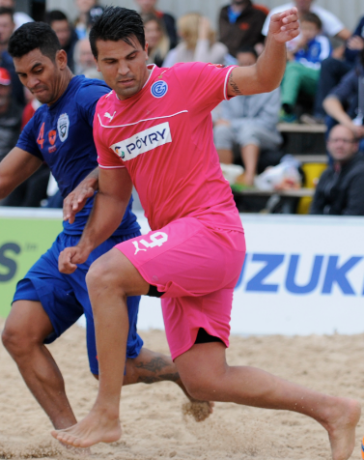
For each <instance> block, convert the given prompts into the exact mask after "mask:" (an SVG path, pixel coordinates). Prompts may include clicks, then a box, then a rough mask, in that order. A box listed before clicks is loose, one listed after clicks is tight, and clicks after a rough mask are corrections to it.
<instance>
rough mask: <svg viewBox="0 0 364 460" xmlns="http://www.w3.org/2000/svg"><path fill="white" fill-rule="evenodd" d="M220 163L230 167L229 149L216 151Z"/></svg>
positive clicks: (231, 159)
mask: <svg viewBox="0 0 364 460" xmlns="http://www.w3.org/2000/svg"><path fill="white" fill-rule="evenodd" d="M217 153H218V154H219V160H220V163H224V164H226V165H231V164H232V163H233V160H234V158H233V152H232V151H231V150H230V149H217Z"/></svg>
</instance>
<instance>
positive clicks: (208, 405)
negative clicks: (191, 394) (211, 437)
mask: <svg viewBox="0 0 364 460" xmlns="http://www.w3.org/2000/svg"><path fill="white" fill-rule="evenodd" d="M214 405H215V404H214V403H213V402H211V401H193V400H191V401H190V402H188V403H185V404H183V406H182V412H183V415H191V416H192V417H193V418H194V419H195V420H196V422H203V421H204V420H206V419H207V418H208V417H209V416H210V415H211V414H212V412H213V408H214Z"/></svg>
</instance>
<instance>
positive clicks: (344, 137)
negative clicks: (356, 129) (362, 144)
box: [327, 125, 359, 163]
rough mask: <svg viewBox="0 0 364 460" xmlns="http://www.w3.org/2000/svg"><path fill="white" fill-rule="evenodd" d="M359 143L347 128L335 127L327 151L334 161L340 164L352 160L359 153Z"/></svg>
mask: <svg viewBox="0 0 364 460" xmlns="http://www.w3.org/2000/svg"><path fill="white" fill-rule="evenodd" d="M358 147H359V146H358V142H357V141H356V140H355V138H354V134H353V133H352V131H351V130H350V129H349V128H346V127H345V126H340V125H338V126H334V128H332V130H331V132H330V136H329V139H328V141H327V150H328V151H329V152H330V154H331V156H332V158H333V159H334V161H337V162H339V163H341V162H345V161H348V160H350V159H351V158H352V157H353V156H354V155H355V154H356V153H357V151H358Z"/></svg>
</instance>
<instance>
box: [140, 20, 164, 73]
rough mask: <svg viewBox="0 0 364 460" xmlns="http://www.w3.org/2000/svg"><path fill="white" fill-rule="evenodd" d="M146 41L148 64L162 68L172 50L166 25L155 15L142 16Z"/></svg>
mask: <svg viewBox="0 0 364 460" xmlns="http://www.w3.org/2000/svg"><path fill="white" fill-rule="evenodd" d="M142 19H143V23H144V30H145V40H146V41H147V43H148V64H156V65H157V66H158V67H162V65H163V61H164V59H165V57H166V56H167V53H168V51H169V50H170V43H169V37H168V35H167V33H166V31H165V29H164V24H163V21H162V20H161V19H159V18H158V16H155V15H154V14H146V15H142Z"/></svg>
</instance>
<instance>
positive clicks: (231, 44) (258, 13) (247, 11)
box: [219, 0, 268, 57]
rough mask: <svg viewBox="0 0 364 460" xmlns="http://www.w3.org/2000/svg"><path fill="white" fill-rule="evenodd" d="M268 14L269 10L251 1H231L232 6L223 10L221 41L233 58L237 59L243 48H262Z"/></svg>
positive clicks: (221, 12)
mask: <svg viewBox="0 0 364 460" xmlns="http://www.w3.org/2000/svg"><path fill="white" fill-rule="evenodd" d="M267 14H268V11H267V10H265V9H264V8H262V7H261V6H259V5H254V4H253V2H252V1H250V0H231V2H230V5H226V6H223V7H222V8H221V10H220V15H219V36H220V41H221V42H222V43H224V45H226V46H227V48H228V50H229V54H230V55H231V56H233V57H236V53H237V51H238V50H239V49H240V48H242V47H243V46H246V47H248V46H249V47H255V46H256V45H258V44H260V45H261V46H262V44H263V43H264V38H265V37H264V36H263V35H262V32H261V31H262V27H263V24H264V21H265V19H266V17H267Z"/></svg>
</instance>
